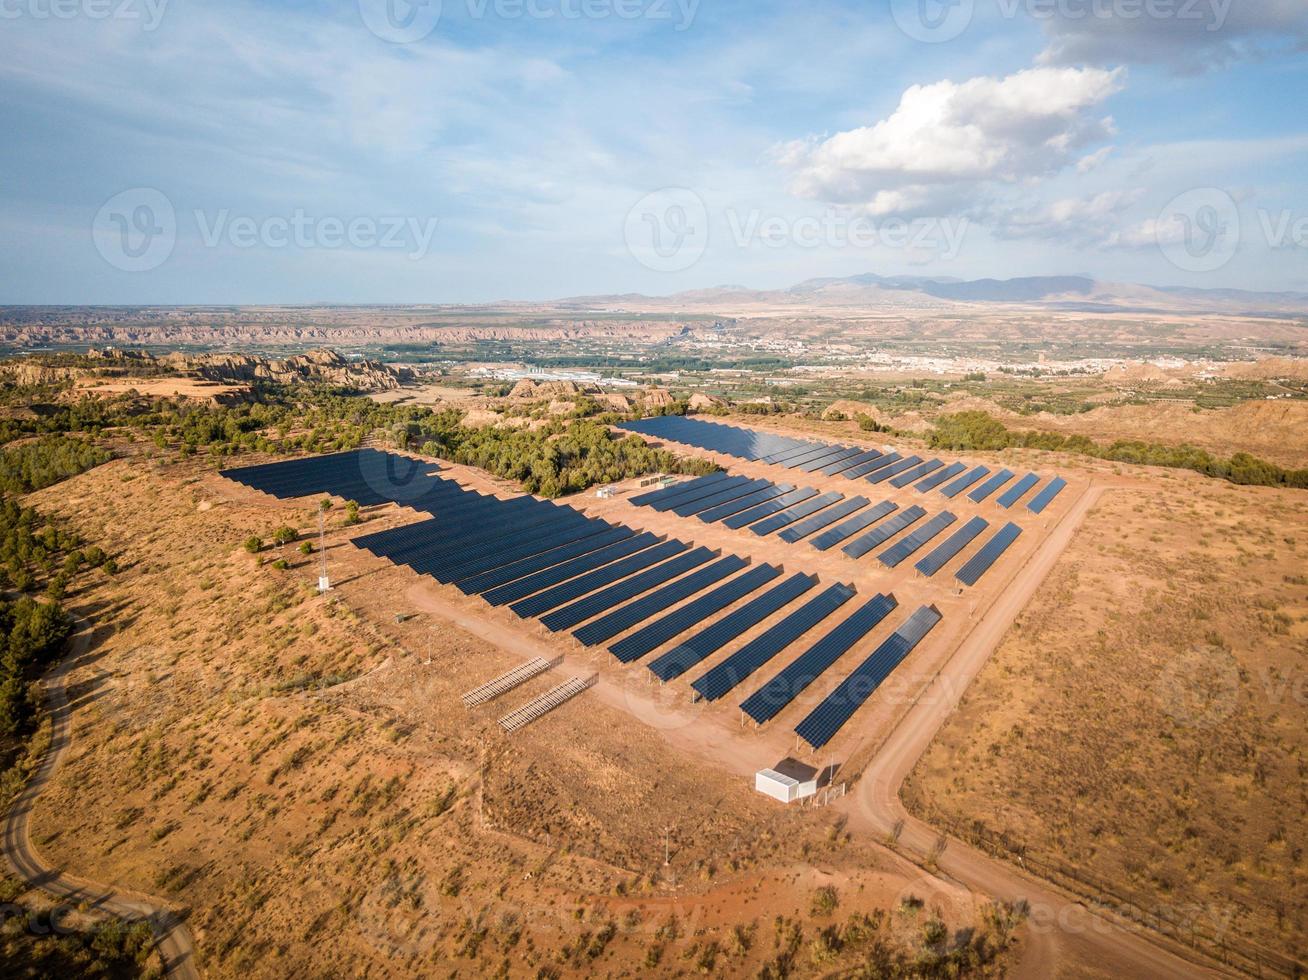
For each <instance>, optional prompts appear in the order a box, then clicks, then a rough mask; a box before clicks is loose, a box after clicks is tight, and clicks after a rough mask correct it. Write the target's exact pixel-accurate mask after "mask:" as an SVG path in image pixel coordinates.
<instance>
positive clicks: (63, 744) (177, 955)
mask: <svg viewBox="0 0 1308 980" xmlns="http://www.w3.org/2000/svg"><path fill="white" fill-rule="evenodd" d="M75 629H76V630H77V633H76V635H75V636H74V638H73V649H72V651H71V652H70V653H69V655H68V656H67V657H65V658H64V659H63V661H62V662H61V663H60V664H59V665H58V666H57V667H56V668H55V669H54V670H53V671H51V672H50V673H49V674H48V675H47V676H46V678H45V682H44V683H45V688H46V704H47V706H48V708H49V711H50V722H51V730H50V747H49V748H48V749H47V750H46V753H45V758H44V759H42V760H41V766H40V768H39V769H37V771H36V773H35V775H33V776H32V779H31V781H30V782H29V783H28V784H27V788H26V789H24V790H23V792H22V793H20V794H19V796H18V798H17V799H16V800H15V801H14V805H13V806H12V807H10V808H9V812H8V813H6V814H5V824H4V840H3V844H2V846H3V848H4V855H5V859H6V860H7V861H8V862H9V866H10V867H11V868H12V869H13V871H14V874H16V875H17V876H18V877H19V878H21V879H22V880H23V881H25V882H27V884H28V885H30V886H32V887H33V888H40V889H41V890H42V891H44V892H48V893H49V894H51V895H53V896H55V898H57V899H60V900H62V901H66V902H69V903H74V904H83V903H84V904H86V905H88V906H91V907H93V908H96V909H99V910H101V911H103V912H107V913H108V914H110V915H116V916H120V917H121V918H124V919H142V918H144V919H148V920H149V922H150V926H151V928H153V929H154V935H155V941H156V942H157V943H158V948H159V953H160V955H161V956H162V957H163V961H164V969H165V970H166V971H167V975H168V976H169V977H173V978H175V980H191V978H197V980H198V977H199V976H200V973H199V970H198V969H197V968H196V965H195V947H194V945H193V943H192V941H191V934H190V932H189V931H188V930H187V928H186V926H185V925H184V924H183V923H182V921H181V919H179V918H178V917H177V915H176V914H175V913H173V912H172V911H170V910H169V909H167V908H165V907H164V906H163V905H161V904H160V903H158V902H157V901H155V900H153V899H151V898H149V897H148V896H145V895H139V894H136V893H134V892H127V891H122V890H116V889H112V888H108V887H106V886H104V885H98V884H96V883H95V882H91V881H87V880H85V879H83V878H77V877H75V876H73V875H69V874H64V873H63V872H62V871H60V870H59V869H58V868H53V867H51V866H50V865H48V864H46V863H45V861H43V860H42V859H41V856H40V854H38V853H37V851H36V848H35V847H33V846H32V839H31V827H30V824H31V816H32V807H33V805H34V804H35V803H36V799H37V797H39V796H40V795H41V793H42V791H43V790H44V789H45V787H46V786H47V785H49V783H50V779H51V778H52V777H53V776H54V774H55V771H56V770H57V769H58V768H59V764H60V762H62V761H63V757H64V754H65V753H66V752H67V751H68V746H69V743H70V741H71V734H70V733H71V730H72V723H71V712H70V711H69V708H68V689H67V676H68V670H69V668H70V667H71V666H72V665H73V664H74V663H75V662H76V661H77V660H79V659H80V658H81V657H82V656H83V655H85V653H86V651H87V648H88V647H89V646H90V642H91V633H92V630H91V627H90V625H89V624H87V623H85V622H78V623H77V625H76V627H75Z"/></svg>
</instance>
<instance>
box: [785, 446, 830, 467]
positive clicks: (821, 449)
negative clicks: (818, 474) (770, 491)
mask: <svg viewBox="0 0 1308 980" xmlns="http://www.w3.org/2000/svg"><path fill="white" fill-rule="evenodd" d="M837 448H839V447H837V446H832V445H831V444H830V443H825V442H821V443H815V444H814V445H813V446H812V448H810V449H809V450H808V451H807V452H804V453H800V454H798V455H794V456H790V457H788V458H787V459H786V461H785V462H783V463H782V464H781V465H782V466H784V467H786V469H791V470H793V469H796V468H797V467H800V466H803V465H804V464H805V463H807V462H809V461H811V460H815V459H821V458H823V457H826V456H830V455H831V453H832V450H834V449H837Z"/></svg>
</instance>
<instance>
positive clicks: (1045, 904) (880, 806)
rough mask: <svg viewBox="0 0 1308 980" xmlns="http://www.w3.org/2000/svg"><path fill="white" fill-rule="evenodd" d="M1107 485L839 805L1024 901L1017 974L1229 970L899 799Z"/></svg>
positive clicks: (857, 821)
mask: <svg viewBox="0 0 1308 980" xmlns="http://www.w3.org/2000/svg"><path fill="white" fill-rule="evenodd" d="M1107 489H1109V488H1108V487H1105V486H1094V487H1091V488H1090V489H1089V490H1087V491H1086V493H1085V494H1083V495H1082V497H1081V498H1080V500H1078V501H1077V503H1076V505H1075V506H1074V507H1073V508H1072V509H1071V510H1069V511H1068V513H1067V515H1066V517H1065V518H1064V519H1063V521H1062V522H1061V523H1060V524H1059V525H1058V527H1057V528H1056V529H1055V530H1054V531H1053V533H1052V534H1050V536H1049V538H1048V539H1047V540H1046V541H1045V542H1044V544H1043V546H1042V547H1041V548H1040V550H1039V551H1038V552H1036V553H1035V554H1034V555H1033V556H1032V557H1031V559H1030V561H1029V562H1028V563H1027V564H1026V566H1025V567H1023V568H1022V570H1021V571H1020V572H1019V573H1018V575H1017V577H1016V578H1015V579H1014V580H1013V582H1012V584H1011V585H1010V587H1009V588H1008V589H1007V590H1006V591H1005V592H1004V594H1003V595H1002V596H1001V597H1000V598H998V599H997V600H996V601H995V603H994V605H992V606H991V607H990V609H989V610H988V611H987V612H986V614H985V615H984V617H983V618H982V619H981V620H980V621H979V622H978V623H977V624H976V626H975V627H974V628H973V630H972V632H971V633H970V634H969V635H968V636H967V638H966V639H964V641H963V643H962V644H961V646H960V647H959V649H958V650H957V652H956V653H955V654H954V656H953V657H951V658H950V660H949V661H948V663H946V664H945V666H944V667H942V668H941V670H940V673H939V674H937V675H936V677H935V678H934V679H933V681H932V682H931V683H930V684H929V685H928V686H927V688H926V689H925V690H924V691H923V693H922V695H921V697H920V698H919V699H918V700H917V702H916V703H915V704H914V705H913V706H912V707H911V708H910V709H909V711H908V712H907V714H905V715H904V717H903V720H902V721H901V722H900V724H899V725H898V727H896V729H895V730H894V732H893V733H892V734H891V736H890V737H889V738H888V739H887V740H886V742H885V744H884V745H882V746H881V748H880V750H879V751H878V752H877V754H876V755H875V756H874V757H873V759H872V761H871V763H869V764H868V766H867V767H866V768H865V769H864V770H863V774H862V776H861V778H860V780H859V783H858V786H857V787H856V788H855V790H854V792H852V793H851V794H850V796H848V797H847V798H846V799H845V800H843V801H841V803H840V804H839V805H840V806H841V807H843V808H844V809H845V810H846V812H848V814H849V817H850V824H851V826H859V827H862V828H863V829H864V830H867V831H869V832H872V833H875V834H877V835H878V836H881V837H888V836H891V835H893V836H895V837H896V840H897V847H898V849H899V850H900V851H902V852H904V853H906V854H909V855H912V856H915V857H916V858H917V859H918V860H919V861H925V860H926V859H927V858H928V857H929V856H934V859H935V864H936V867H938V868H939V871H940V876H941V877H942V878H944V879H946V880H947V881H948V880H952V881H955V882H957V883H959V884H962V885H964V886H966V887H967V888H969V889H971V890H973V891H975V892H979V893H981V894H985V895H990V896H992V897H994V898H998V899H1004V900H1007V901H1012V902H1017V901H1025V902H1026V903H1027V904H1028V905H1029V906H1030V908H1031V915H1030V917H1029V919H1028V926H1027V935H1028V937H1029V943H1030V945H1029V947H1028V949H1027V952H1026V955H1025V956H1024V957H1023V961H1022V963H1021V964H1020V967H1019V969H1018V971H1017V973H1016V975H1018V976H1029V977H1041V978H1044V977H1050V976H1055V975H1057V973H1058V970H1059V963H1060V961H1062V960H1063V959H1064V958H1065V957H1071V958H1075V959H1076V960H1078V961H1079V962H1080V963H1082V964H1093V965H1094V966H1095V967H1096V968H1098V969H1100V970H1102V971H1103V972H1104V973H1105V974H1106V975H1112V976H1119V977H1150V978H1163V977H1176V978H1192V977H1196V976H1227V975H1236V974H1227V973H1224V972H1216V971H1215V970H1214V969H1212V968H1208V967H1201V966H1199V965H1197V964H1196V963H1195V962H1193V961H1192V960H1191V959H1188V958H1186V957H1187V956H1188V955H1190V954H1189V951H1188V950H1185V949H1183V948H1182V947H1179V946H1176V945H1174V944H1172V943H1171V942H1170V941H1169V940H1167V939H1165V938H1164V937H1162V936H1158V935H1156V934H1153V933H1150V934H1142V933H1141V932H1140V930H1139V928H1138V927H1137V926H1134V925H1133V924H1131V923H1129V922H1127V921H1124V920H1121V919H1118V918H1117V917H1113V916H1108V915H1106V914H1099V913H1094V912H1091V911H1090V910H1089V909H1087V908H1086V907H1085V906H1084V905H1083V904H1082V903H1080V902H1077V901H1075V900H1074V899H1071V898H1069V897H1068V896H1066V895H1064V894H1063V893H1062V892H1060V891H1058V890H1057V889H1056V888H1054V887H1053V886H1051V885H1048V884H1046V883H1043V882H1039V881H1037V880H1036V879H1034V878H1029V877H1027V876H1025V875H1023V874H1022V873H1020V872H1019V871H1018V870H1017V869H1015V868H1013V867H1012V866H1010V865H1008V864H1006V863H1004V862H1002V861H999V860H996V859H994V858H992V857H990V856H989V855H986V854H984V853H982V852H980V851H978V850H976V849H974V848H972V847H969V846H968V845H966V844H964V843H962V842H961V841H958V840H954V839H952V838H947V837H946V836H945V835H943V834H942V833H941V832H940V831H938V830H935V829H933V828H932V827H930V826H929V825H927V824H925V823H923V822H922V821H921V820H918V819H916V818H914V817H912V816H910V815H909V813H908V811H907V810H906V809H905V808H904V805H903V803H902V802H901V801H900V798H899V791H900V788H901V786H902V785H903V783H904V779H905V778H906V777H907V776H908V774H909V772H910V771H911V770H912V768H913V767H914V766H915V765H916V764H917V761H918V759H919V758H921V756H922V754H923V753H924V752H925V751H926V749H927V747H928V746H929V745H930V743H931V740H932V739H933V738H934V737H935V734H936V732H937V731H939V729H940V727H941V726H942V725H943V724H944V723H945V721H946V720H947V719H948V717H949V715H950V714H951V713H952V712H953V710H954V708H955V707H956V706H957V705H958V702H959V700H960V698H961V697H962V694H963V692H964V691H965V690H966V689H967V687H968V685H969V684H970V683H971V682H972V681H973V680H974V679H975V678H976V676H977V674H978V673H980V671H981V668H982V667H983V666H985V663H986V661H987V660H988V659H989V658H990V655H991V653H993V652H994V650H995V649H996V648H997V647H998V646H999V643H1000V641H1001V640H1002V639H1003V637H1004V634H1005V633H1006V632H1007V631H1008V628H1009V627H1010V626H1011V625H1012V623H1013V621H1014V620H1015V619H1016V618H1017V616H1018V614H1019V613H1021V611H1022V610H1023V609H1024V608H1025V607H1026V605H1027V603H1028V602H1029V601H1030V599H1031V597H1032V596H1033V595H1034V594H1035V591H1036V589H1037V588H1039V586H1040V583H1041V582H1043V581H1044V580H1045V578H1046V577H1047V576H1048V574H1049V573H1050V571H1051V570H1052V569H1053V566H1054V563H1055V562H1057V560H1058V558H1059V556H1060V555H1061V554H1062V553H1063V551H1064V549H1066V547H1067V545H1068V543H1069V542H1070V541H1071V539H1072V535H1073V534H1074V533H1075V532H1076V530H1077V528H1078V527H1079V526H1080V524H1081V522H1082V521H1083V520H1084V518H1085V516H1086V515H1087V514H1088V513H1089V512H1090V510H1091V508H1092V507H1093V506H1094V505H1095V503H1096V502H1097V501H1098V500H1099V498H1100V497H1101V496H1102V495H1103V493H1104V492H1105V491H1106V490H1107ZM942 846H943V850H942V849H941V848H942Z"/></svg>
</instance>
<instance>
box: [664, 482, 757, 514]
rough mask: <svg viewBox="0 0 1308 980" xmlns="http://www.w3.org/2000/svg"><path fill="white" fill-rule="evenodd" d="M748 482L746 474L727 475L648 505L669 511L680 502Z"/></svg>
mask: <svg viewBox="0 0 1308 980" xmlns="http://www.w3.org/2000/svg"><path fill="white" fill-rule="evenodd" d="M748 482H749V477H747V476H729V477H727V478H726V479H725V480H721V481H718V482H714V483H707V484H706V483H698V484H696V485H695V486H693V487H690V488H689V489H687V490H686V492H684V493H680V494H678V495H677V496H675V497H668V498H666V499H664V500H658V501H655V502H654V503H652V504H650V505H649V506H650V507H652V508H653V509H654V510H657V511H669V510H672V508H674V507H680V506H681V505H682V504H688V503H690V502H691V501H694V500H701V499H703V498H704V497H709V496H712V495H714V494H718V493H722V492H723V491H724V490H729V489H731V488H732V487H738V486H740V485H741V484H744V483H748Z"/></svg>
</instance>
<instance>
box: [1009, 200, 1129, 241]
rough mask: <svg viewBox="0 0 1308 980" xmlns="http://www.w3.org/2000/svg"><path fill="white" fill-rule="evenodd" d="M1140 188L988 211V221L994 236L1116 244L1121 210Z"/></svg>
mask: <svg viewBox="0 0 1308 980" xmlns="http://www.w3.org/2000/svg"><path fill="white" fill-rule="evenodd" d="M1143 193H1144V192H1143V191H1142V190H1140V189H1138V188H1137V189H1134V190H1129V191H1116V190H1114V191H1103V192H1102V193H1099V194H1096V195H1094V196H1093V197H1088V198H1076V197H1066V198H1060V199H1058V200H1056V201H1052V202H1050V203H1048V204H1041V205H1036V206H1034V207H1028V208H1014V209H1008V210H1002V211H997V212H994V213H992V214H991V215H990V216H989V221H988V224H989V225H990V226H991V231H992V233H993V234H994V235H995V237H997V238H1005V239H1018V238H1034V239H1044V240H1047V241H1057V242H1059V243H1063V244H1071V245H1078V246H1082V247H1085V246H1089V247H1097V248H1111V247H1116V246H1118V245H1119V244H1122V243H1121V242H1120V237H1121V234H1122V233H1121V231H1120V230H1119V227H1120V223H1121V217H1122V214H1123V212H1124V211H1126V210H1127V209H1128V208H1130V207H1131V206H1132V205H1134V204H1135V203H1136V202H1138V201H1139V200H1140V198H1141V197H1142V196H1143Z"/></svg>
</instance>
